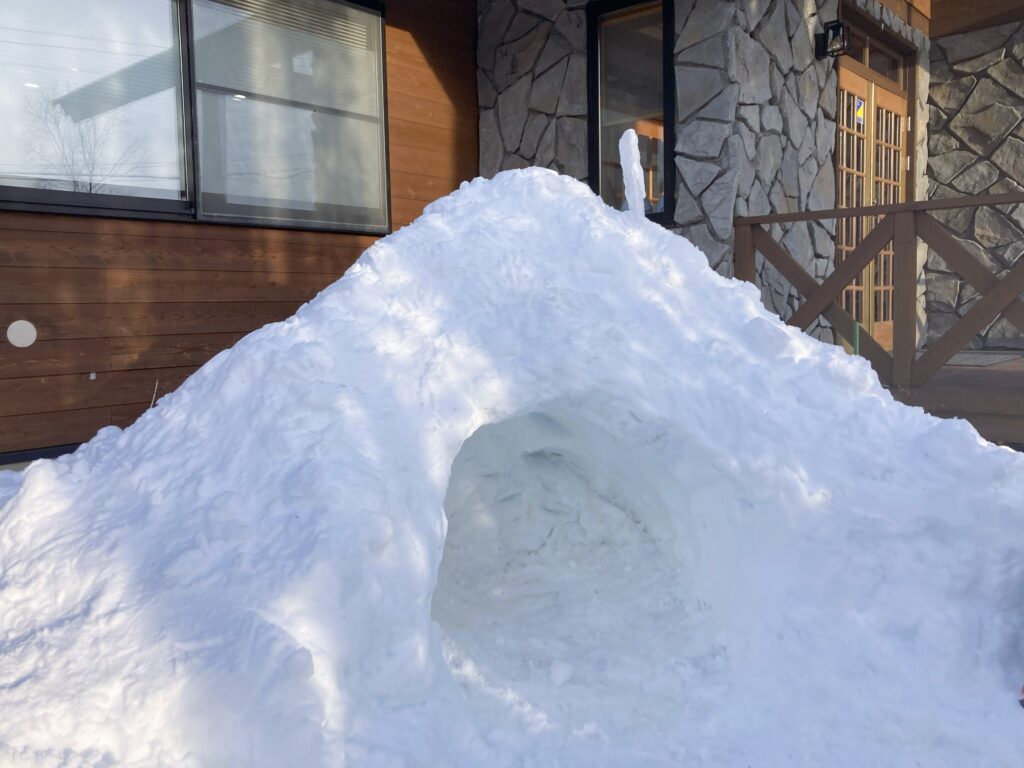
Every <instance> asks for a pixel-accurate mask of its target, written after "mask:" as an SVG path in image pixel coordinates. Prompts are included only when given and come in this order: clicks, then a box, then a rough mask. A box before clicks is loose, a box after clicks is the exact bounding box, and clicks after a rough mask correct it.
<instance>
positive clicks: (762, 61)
mask: <svg viewBox="0 0 1024 768" xmlns="http://www.w3.org/2000/svg"><path fill="white" fill-rule="evenodd" d="M666 1H667V2H671V1H672V0H666ZM854 1H855V2H856V4H857V5H858V6H860V7H861V9H862V10H864V11H865V12H866V13H867V14H868V15H869V16H871V17H873V18H875V19H876V20H878V21H879V22H880V23H882V24H884V25H885V26H887V27H888V28H889V29H890V30H892V31H894V32H895V33H896V34H898V35H901V36H903V37H904V38H906V39H907V40H908V41H910V42H912V43H913V44H914V45H915V46H916V47H917V48H918V50H919V51H920V57H919V69H920V70H921V72H920V73H919V77H920V78H922V81H921V85H920V88H921V89H922V90H923V92H924V94H926V93H927V64H928V40H927V38H926V37H925V36H924V35H923V34H922V33H921V32H919V31H918V30H916V29H913V28H911V27H910V26H909V25H907V24H906V23H905V22H903V21H901V20H900V19H899V18H898V17H896V16H895V15H894V14H893V13H892V12H891V11H889V10H888V9H887V8H885V7H883V6H882V5H881V4H880V3H879V2H878V0H854ZM674 2H675V20H676V29H675V31H674V34H675V46H674V58H675V67H676V102H677V105H676V109H677V115H676V117H677V125H676V136H677V141H676V146H675V157H674V161H675V163H676V167H677V169H678V174H677V190H676V195H677V196H676V200H677V205H676V210H675V215H674V218H675V223H676V225H677V227H678V229H679V231H680V232H681V233H682V234H683V235H685V236H686V237H688V238H689V239H690V240H692V241H693V242H694V243H695V244H696V245H697V246H698V247H700V248H701V249H702V250H703V251H704V252H705V254H706V255H707V257H708V260H709V262H710V263H711V266H712V267H714V268H715V269H717V270H718V271H720V272H722V273H723V274H730V273H731V272H732V258H731V257H732V245H733V228H732V220H733V216H734V215H741V216H742V215H748V214H749V215H756V214H769V213H789V212H793V211H801V210H820V209H827V208H832V207H833V206H834V204H835V185H836V181H835V163H834V158H833V149H834V145H835V135H836V102H837V95H838V79H837V75H836V72H835V67H834V62H832V61H831V60H826V61H817V60H816V59H815V57H814V34H815V33H816V32H819V31H821V29H822V23H823V22H825V21H830V20H832V19H834V18H836V17H837V15H838V0H674ZM585 5H586V3H585V2H581V1H580V0H480V4H479V11H480V19H479V49H478V63H479V67H478V72H479V91H480V107H481V110H480V172H481V174H482V175H484V176H491V175H493V174H494V173H497V172H498V171H499V170H503V169H507V168H519V167H524V166H527V165H540V166H545V167H549V168H554V169H556V170H558V171H560V172H563V173H568V174H570V175H572V176H575V177H577V178H579V179H583V180H585V179H586V178H587V172H588V167H587V147H586V143H587V127H586V111H587V87H586V23H585V11H584V10H583V9H584V7H585ZM916 113H917V116H918V119H919V122H918V124H919V125H923V124H924V120H925V119H926V117H927V105H926V102H925V96H924V95H922V97H921V98H920V101H919V103H918V104H917V109H916ZM923 133H924V132H923V131H919V134H922V135H921V136H920V142H919V146H918V147H917V148H916V151H917V156H918V163H917V167H918V168H919V169H920V170H921V173H920V178H919V180H918V182H917V186H918V189H917V194H918V196H919V197H923V196H924V194H925V192H926V189H927V185H926V180H925V177H924V173H923V169H924V167H925V163H926V162H927V146H926V143H925V137H924V136H923ZM834 227H835V225H834V222H826V223H825V224H824V225H822V224H818V223H801V224H796V225H790V226H788V227H785V228H783V227H779V226H775V227H773V230H774V231H773V234H774V235H775V237H776V238H777V239H779V240H780V241H781V242H782V243H783V245H784V246H786V247H787V249H788V250H789V251H790V252H791V253H792V254H793V255H794V256H795V257H796V258H797V259H798V260H799V261H800V262H801V263H802V264H804V266H805V267H806V268H807V269H808V270H809V271H811V272H812V273H813V274H814V275H815V276H816V277H818V278H819V279H820V278H823V277H824V276H825V275H826V274H828V273H829V272H830V271H831V269H832V267H833V265H834V259H835V242H834ZM924 260H925V253H924V251H923V250H922V253H921V257H920V261H921V264H922V266H923V263H924ZM758 273H759V276H760V282H761V285H762V294H763V297H764V300H765V303H766V305H767V306H769V307H770V308H772V309H773V310H775V311H776V312H778V313H779V314H780V315H782V316H783V317H786V316H788V315H789V314H791V313H792V311H793V310H794V308H795V307H796V306H797V303H798V298H797V294H796V292H795V291H794V290H793V289H792V287H791V286H790V285H789V284H788V282H786V281H785V280H784V279H783V278H782V277H781V276H780V275H778V273H777V272H776V271H775V270H774V269H771V268H765V266H764V264H763V260H761V259H760V257H759V260H758ZM923 290H924V289H923V287H922V289H921V293H922V296H923ZM812 331H813V332H817V333H818V334H819V335H824V336H830V332H829V331H828V330H827V328H826V327H825V326H824V325H821V326H818V327H816V328H815V329H812Z"/></svg>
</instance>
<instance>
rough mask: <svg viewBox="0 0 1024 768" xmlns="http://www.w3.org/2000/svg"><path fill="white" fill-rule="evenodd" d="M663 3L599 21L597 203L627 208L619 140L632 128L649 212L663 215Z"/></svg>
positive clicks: (630, 10)
mask: <svg viewBox="0 0 1024 768" xmlns="http://www.w3.org/2000/svg"><path fill="white" fill-rule="evenodd" d="M662 50H663V49H662V9H661V3H655V4H652V5H644V6H641V7H639V8H631V9H629V10H626V11H622V12H619V13H615V14H609V15H607V16H603V17H601V20H600V47H599V51H600V92H601V110H600V125H601V145H600V147H599V150H600V153H601V165H600V172H601V197H603V198H604V200H605V202H607V203H608V204H609V205H612V206H615V207H616V208H622V207H624V206H625V190H624V189H623V182H622V170H621V168H620V167H619V139H620V138H621V137H622V134H623V132H624V131H626V130H627V129H629V128H633V129H634V130H635V131H636V132H637V135H638V136H639V138H640V160H641V163H642V164H643V166H644V171H645V173H646V186H647V211H648V213H651V212H660V211H662V210H664V193H665V189H664V171H665V115H664V91H663V87H662V55H663V53H662Z"/></svg>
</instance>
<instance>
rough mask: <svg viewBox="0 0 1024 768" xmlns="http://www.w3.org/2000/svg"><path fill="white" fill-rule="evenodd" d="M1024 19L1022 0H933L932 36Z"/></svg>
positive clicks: (957, 32) (968, 30) (958, 32)
mask: <svg viewBox="0 0 1024 768" xmlns="http://www.w3.org/2000/svg"><path fill="white" fill-rule="evenodd" d="M1022 20H1024V3H1021V2H1020V0H932V23H931V31H932V38H936V37H945V36H946V35H956V34H962V33H964V32H970V31H973V30H977V29H983V28H985V27H996V26H999V25H1000V24H1007V23H1009V22H1012V21H1022Z"/></svg>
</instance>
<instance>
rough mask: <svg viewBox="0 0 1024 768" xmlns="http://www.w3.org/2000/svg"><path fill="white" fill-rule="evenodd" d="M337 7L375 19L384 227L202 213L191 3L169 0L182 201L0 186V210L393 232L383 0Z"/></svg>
mask: <svg viewBox="0 0 1024 768" xmlns="http://www.w3.org/2000/svg"><path fill="white" fill-rule="evenodd" d="M328 1H329V2H332V3H337V4H339V5H350V6H354V7H357V8H359V9H361V10H364V11H368V12H370V13H372V14H375V15H376V16H377V17H378V23H379V24H380V46H381V51H380V73H381V76H380V82H379V87H380V90H381V120H382V122H383V139H384V151H383V153H382V155H383V160H384V168H383V174H382V176H383V180H384V219H385V223H384V225H382V226H381V225H359V224H351V223H339V224H332V223H330V222H322V221H309V222H305V221H296V220H294V219H280V220H278V219H273V218H270V217H268V216H258V215H256V216H251V217H250V216H244V215H239V216H232V215H224V214H210V215H206V214H205V213H204V211H203V207H202V189H201V188H200V186H199V147H200V144H199V120H198V109H197V108H196V105H197V104H198V101H197V97H198V93H197V90H198V89H197V85H196V67H195V51H194V45H193V43H194V41H193V39H192V30H193V22H192V13H193V12H192V0H171V3H172V6H173V8H174V9H175V14H176V22H177V23H176V33H177V35H178V41H179V49H180V52H181V63H180V67H181V78H182V89H181V91H182V93H181V120H182V126H183V130H182V138H181V141H182V145H181V147H180V149H181V150H182V153H183V162H182V168H183V172H184V189H185V199H184V200H169V199H160V198H156V197H142V196H134V195H117V194H100V193H92V192H72V191H67V190H56V189H36V188H32V187H15V186H5V185H2V184H0V211H16V212H21V213H58V214H68V215H77V216H99V217H106V218H119V219H144V220H149V221H186V222H199V223H202V224H218V225H225V226H244V227H250V228H257V229H295V230H305V231H311V232H338V233H342V234H361V235H365V234H370V235H385V234H388V233H390V232H392V231H393V227H392V211H391V154H390V148H391V143H390V136H389V126H388V89H387V41H386V36H387V19H386V15H385V10H384V2H383V0H328Z"/></svg>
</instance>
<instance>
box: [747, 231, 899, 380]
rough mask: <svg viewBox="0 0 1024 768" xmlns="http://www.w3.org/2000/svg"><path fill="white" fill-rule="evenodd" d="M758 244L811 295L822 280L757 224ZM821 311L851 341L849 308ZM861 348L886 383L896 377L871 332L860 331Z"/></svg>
mask: <svg viewBox="0 0 1024 768" xmlns="http://www.w3.org/2000/svg"><path fill="white" fill-rule="evenodd" d="M754 245H755V246H756V247H757V249H758V250H759V251H761V253H763V254H764V257H765V258H766V259H767V260H768V262H769V263H770V264H772V265H773V266H774V267H775V268H776V269H777V270H779V272H780V273H781V274H782V276H783V277H784V278H786V279H787V280H788V281H789V282H790V283H791V284H792V285H793V287H794V288H796V289H797V291H799V292H800V295H802V296H807V295H808V294H810V293H812V292H813V291H814V289H815V288H816V287H817V286H818V281H817V280H815V279H814V278H813V277H811V275H809V274H808V273H807V270H805V269H804V268H803V267H802V266H800V264H799V263H798V262H797V261H796V259H794V258H793V257H792V256H790V255H789V254H788V253H787V252H786V249H785V248H783V247H782V246H781V245H779V244H778V243H776V242H775V241H774V240H773V239H772V237H771V235H769V234H768V233H767V232H766V231H765V230H764V229H763V228H762V227H754ZM821 314H822V315H823V316H824V317H825V319H826V320H828V321H829V322H830V323H831V324H832V327H833V328H834V330H835V331H836V332H837V333H839V334H840V335H841V336H842V337H843V338H845V339H846V340H847V341H851V337H852V336H853V318H852V317H850V315H849V313H847V312H846V310H844V309H842V308H841V307H840V306H839V305H838V304H836V303H835V302H833V303H831V304H829V305H828V307H826V308H825V309H824V311H822V313H821ZM860 351H861V354H862V355H863V356H864V357H865V358H866V359H867V361H868V362H869V363H871V367H872V368H874V369H875V373H877V374H878V378H879V379H880V380H881V381H882V383H883V384H888V383H889V382H890V381H891V380H892V358H891V357H890V356H889V353H888V352H886V351H885V350H884V349H883V348H882V345H880V344H879V343H878V342H877V341H875V339H873V338H872V337H871V335H870V334H868V333H862V334H861V335H860Z"/></svg>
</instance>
